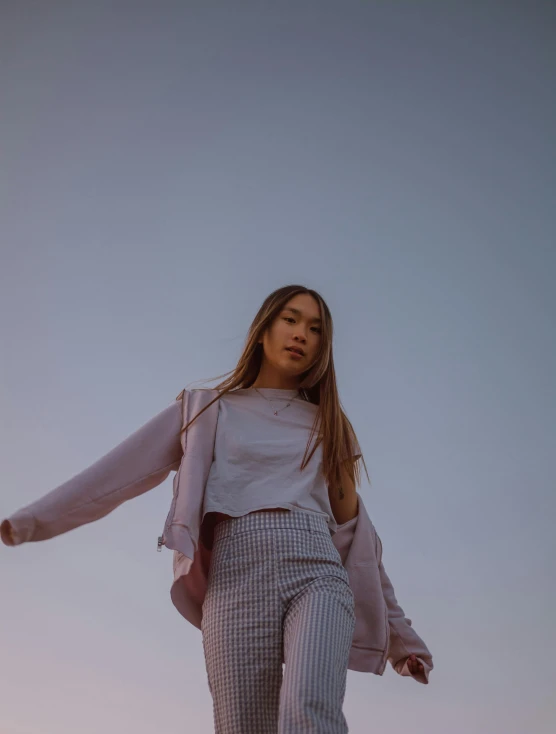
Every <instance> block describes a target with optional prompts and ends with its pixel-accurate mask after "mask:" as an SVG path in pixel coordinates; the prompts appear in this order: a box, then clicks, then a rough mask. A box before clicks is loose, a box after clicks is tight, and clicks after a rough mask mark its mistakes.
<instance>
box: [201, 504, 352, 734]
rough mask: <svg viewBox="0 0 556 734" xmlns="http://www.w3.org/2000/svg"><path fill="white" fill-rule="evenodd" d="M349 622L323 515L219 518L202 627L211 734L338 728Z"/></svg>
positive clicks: (308, 733) (347, 593) (329, 732)
mask: <svg viewBox="0 0 556 734" xmlns="http://www.w3.org/2000/svg"><path fill="white" fill-rule="evenodd" d="M354 628H355V613H354V598H353V592H352V591H351V588H350V586H349V579H348V575H347V572H346V570H345V569H344V567H343V566H342V562H341V559H340V555H339V553H338V551H337V550H336V548H335V546H334V544H333V543H332V538H331V535H330V531H329V529H328V526H327V524H326V521H325V519H324V518H323V517H322V516H319V515H316V514H311V513H307V512H302V511H295V512H293V511H289V510H281V511H276V512H254V513H250V514H248V515H243V516H241V517H234V518H231V519H229V520H224V521H222V522H221V523H219V524H218V525H217V526H216V528H215V531H214V546H213V552H212V561H211V567H210V572H209V578H208V588H207V593H206V596H205V601H204V603H203V618H202V624H201V630H202V634H203V648H204V653H205V661H206V669H207V676H208V684H209V688H210V692H211V694H212V699H213V710H214V725H215V734H297V733H298V732H299V734H312V733H314V734H317V732H318V734H344V733H345V732H347V731H348V727H347V723H346V719H345V717H344V715H343V712H342V705H343V701H344V696H345V690H346V678H347V665H348V656H349V650H350V647H351V641H352V637H353V631H354ZM283 664H284V665H283Z"/></svg>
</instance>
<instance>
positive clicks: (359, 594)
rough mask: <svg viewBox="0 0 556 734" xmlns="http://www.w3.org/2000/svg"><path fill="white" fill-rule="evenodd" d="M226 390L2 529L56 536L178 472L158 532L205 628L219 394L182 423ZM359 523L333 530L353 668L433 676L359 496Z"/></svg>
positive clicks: (188, 398) (175, 412)
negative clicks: (209, 495)
mask: <svg viewBox="0 0 556 734" xmlns="http://www.w3.org/2000/svg"><path fill="white" fill-rule="evenodd" d="M216 395H217V391H216V390H212V389H208V390H206V389H201V390H191V391H189V390H184V391H183V392H182V393H180V395H179V396H178V397H177V398H176V401H175V402H173V403H172V404H171V405H170V406H169V407H168V408H166V409H165V410H163V411H161V412H160V413H159V414H158V415H156V416H155V417H154V418H152V419H151V420H150V421H148V422H147V423H146V424H145V425H144V426H142V427H141V428H139V429H138V430H137V431H136V432H135V433H133V434H132V435H131V436H129V437H128V438H126V439H125V440H124V441H122V443H120V444H119V445H118V446H116V447H115V448H114V449H112V450H111V451H110V452H109V453H107V454H106V455H105V456H103V457H102V458H100V459H99V460H98V461H96V462H95V463H94V464H92V465H91V466H90V467H88V468H87V469H85V470H84V471H82V472H81V473H79V474H77V475H76V476H75V477H73V478H72V479H70V480H69V481H67V482H65V483H64V484H61V485H60V486H59V487H57V488H56V489H53V490H52V491H51V492H49V493H48V494H46V495H45V496H43V497H41V498H40V499H38V500H36V501H35V502H33V503H32V504H30V505H28V506H27V507H24V508H23V509H21V510H19V511H18V512H16V513H15V514H14V515H12V516H11V517H9V518H8V519H7V520H4V521H3V523H2V525H1V526H0V535H1V537H2V540H3V542H4V543H6V544H7V545H12V543H10V542H9V539H8V537H9V536H8V530H9V526H10V525H11V530H12V537H13V541H14V542H13V545H19V544H20V543H26V542H33V541H39V540H47V539H48V538H53V537H55V536H56V535H60V534H61V533H66V532H68V530H73V529H74V528H77V527H79V526H80V525H85V524H87V523H90V522H94V521H95V520H98V519H100V518H101V517H104V516H105V515H107V514H108V513H109V512H112V510H114V509H115V508H116V507H118V506H119V505H121V504H122V503H123V502H126V501H127V500H130V499H132V498H133V497H137V496H138V495H140V494H143V493H144V492H147V491H148V490H150V489H153V487H156V486H157V485H159V484H161V483H162V482H163V481H164V480H165V479H166V477H167V476H168V475H169V474H170V472H171V471H176V474H175V476H174V491H173V499H172V504H171V506H170V511H169V513H168V517H167V519H166V522H165V524H164V530H163V533H162V535H161V536H160V538H159V539H158V549H159V550H160V548H161V546H163V545H164V546H166V547H167V548H170V549H172V550H173V551H174V564H173V565H174V582H173V584H172V587H171V591H170V595H171V599H172V602H173V603H174V605H175V607H176V608H177V610H178V611H179V612H180V614H182V615H183V616H184V617H185V619H187V620H188V621H189V622H191V624H193V625H195V627H197V628H199V629H200V628H201V617H202V605H203V600H204V597H205V593H206V588H207V577H208V570H209V566H210V559H211V554H212V551H211V550H209V549H208V548H207V545H210V543H207V545H205V543H204V542H203V533H202V532H201V531H202V530H204V529H205V527H204V526H203V528H201V517H202V510H203V496H204V490H205V485H206V482H207V478H208V474H209V470H210V466H211V463H212V460H213V452H214V440H215V435H216V424H217V418H218V401H217V402H215V403H214V404H213V405H211V406H210V408H208V410H206V411H205V412H204V413H203V415H202V416H200V418H198V419H197V420H196V421H195V422H194V423H193V425H192V426H190V428H188V430H187V431H184V432H183V434H182V435H181V439H180V429H181V427H182V426H183V425H185V423H186V422H187V421H189V420H191V418H192V417H193V416H194V415H196V414H197V413H198V412H199V411H200V410H201V409H202V408H203V407H204V406H205V405H207V404H208V403H209V402H210V401H211V400H212V398H214V397H216ZM358 501H359V510H358V515H357V517H356V518H354V520H352V521H350V522H348V523H345V524H344V525H340V526H339V528H338V530H337V532H336V533H335V534H334V535H333V536H332V541H333V543H334V545H335V546H336V548H337V550H338V552H339V554H340V557H341V559H342V563H343V565H344V568H345V569H346V571H347V573H348V577H349V583H350V587H351V589H352V591H353V595H354V598H355V616H356V623H355V631H354V634H353V641H352V646H351V650H350V655H349V663H348V668H349V669H350V670H357V671H360V672H367V673H375V674H377V675H382V674H383V673H384V670H385V667H386V662H387V660H389V661H390V663H391V665H392V666H393V667H394V669H395V670H396V672H398V673H400V675H411V673H410V672H409V670H408V668H407V663H405V664H404V663H403V661H404V660H405V658H407V657H408V656H409V655H411V654H415V655H416V656H417V657H418V658H419V660H420V661H421V662H422V663H423V667H424V670H425V672H424V675H415V676H412V677H414V678H415V679H416V680H418V681H419V682H421V683H428V678H429V673H430V671H431V670H432V668H433V662H432V656H431V653H430V652H429V650H428V648H427V646H426V645H425V643H424V642H423V640H422V639H421V638H420V637H419V635H418V634H417V633H416V632H415V631H414V629H413V627H412V626H411V620H410V619H408V618H407V617H406V616H405V615H404V612H403V609H402V608H401V607H400V606H399V605H398V603H397V601H396V596H395V593H394V589H393V587H392V584H391V582H390V579H389V578H388V576H387V574H386V571H385V570H384V566H383V564H382V543H381V541H380V538H379V537H378V535H377V533H376V530H375V528H374V526H373V524H372V522H371V520H370V519H369V516H368V514H367V511H366V509H365V505H364V504H363V500H362V498H361V496H360V495H359V494H358Z"/></svg>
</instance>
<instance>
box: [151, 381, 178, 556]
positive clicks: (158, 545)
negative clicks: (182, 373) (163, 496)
mask: <svg viewBox="0 0 556 734" xmlns="http://www.w3.org/2000/svg"><path fill="white" fill-rule="evenodd" d="M184 393H185V390H183V391H182V392H181V393H180V394H179V395H178V397H177V398H176V400H178V399H179V398H180V397H181V399H182V425H183V421H184V420H185V404H184V403H183V400H184V399H185V395H184ZM183 449H184V454H183V455H182V459H181V460H182V462H183V457H184V455H185V446H183ZM180 472H181V463H180V466H179V469H178V472H177V474H176V476H175V477H174V487H173V490H174V496H173V497H172V504H171V505H170V512H169V513H168V517H167V518H166V522H165V523H164V528H163V529H162V535H159V536H158V539H157V541H156V550H157V552H158V553H160V551H161V550H162V546H163V545H166V538H165V537H164V534H165V532H166V528H167V527H168V526H169V525H170V519H171V518H172V516H173V514H174V510H175V509H176V502H177V499H178V488H179V480H180Z"/></svg>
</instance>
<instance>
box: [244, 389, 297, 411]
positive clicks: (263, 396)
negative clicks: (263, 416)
mask: <svg viewBox="0 0 556 734" xmlns="http://www.w3.org/2000/svg"><path fill="white" fill-rule="evenodd" d="M255 390H256V391H257V392H258V393H259V395H260V396H261V398H264V399H265V400H266V401H267V403H270V404H271V407H272V401H271V400H270V398H267V397H266V395H263V394H262V392H261V391H260V390H259V389H258V388H255ZM297 395H299V390H296V391H295V394H294V395H292V396H291V398H290V400H293V399H294V398H295V397H296V396H297ZM290 405H291V403H288V404H287V405H285V406H284V407H283V408H280V410H274V408H273V407H272V412H273V413H274V415H278V413H280V411H282V410H286V408H289V407H290Z"/></svg>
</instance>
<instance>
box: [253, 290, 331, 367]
mask: <svg viewBox="0 0 556 734" xmlns="http://www.w3.org/2000/svg"><path fill="white" fill-rule="evenodd" d="M321 328H322V327H321V314H320V308H319V304H318V303H317V301H315V299H314V298H313V296H311V295H309V294H308V293H299V294H298V295H296V296H294V297H293V298H291V299H290V300H289V301H288V302H287V303H286V304H285V306H284V308H283V309H282V310H281V311H280V312H279V313H278V314H277V316H276V318H275V319H274V321H273V322H272V323H271V325H270V327H269V328H268V329H267V331H266V332H265V334H264V336H263V337H262V338H261V339H260V341H261V342H262V344H263V349H264V359H263V364H262V366H261V369H262V370H264V371H265V372H267V373H268V374H270V372H272V373H273V374H274V375H278V374H281V375H283V376H284V377H286V378H295V377H297V376H298V375H301V374H302V373H303V372H306V371H307V370H308V369H309V368H310V367H311V366H312V365H313V363H314V362H315V360H316V357H317V354H318V350H319V347H320V342H321V338H322V337H321ZM290 347H295V348H296V349H297V350H300V351H301V352H302V354H301V356H297V355H295V354H292V352H291V351H288V350H289V348H290Z"/></svg>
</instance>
